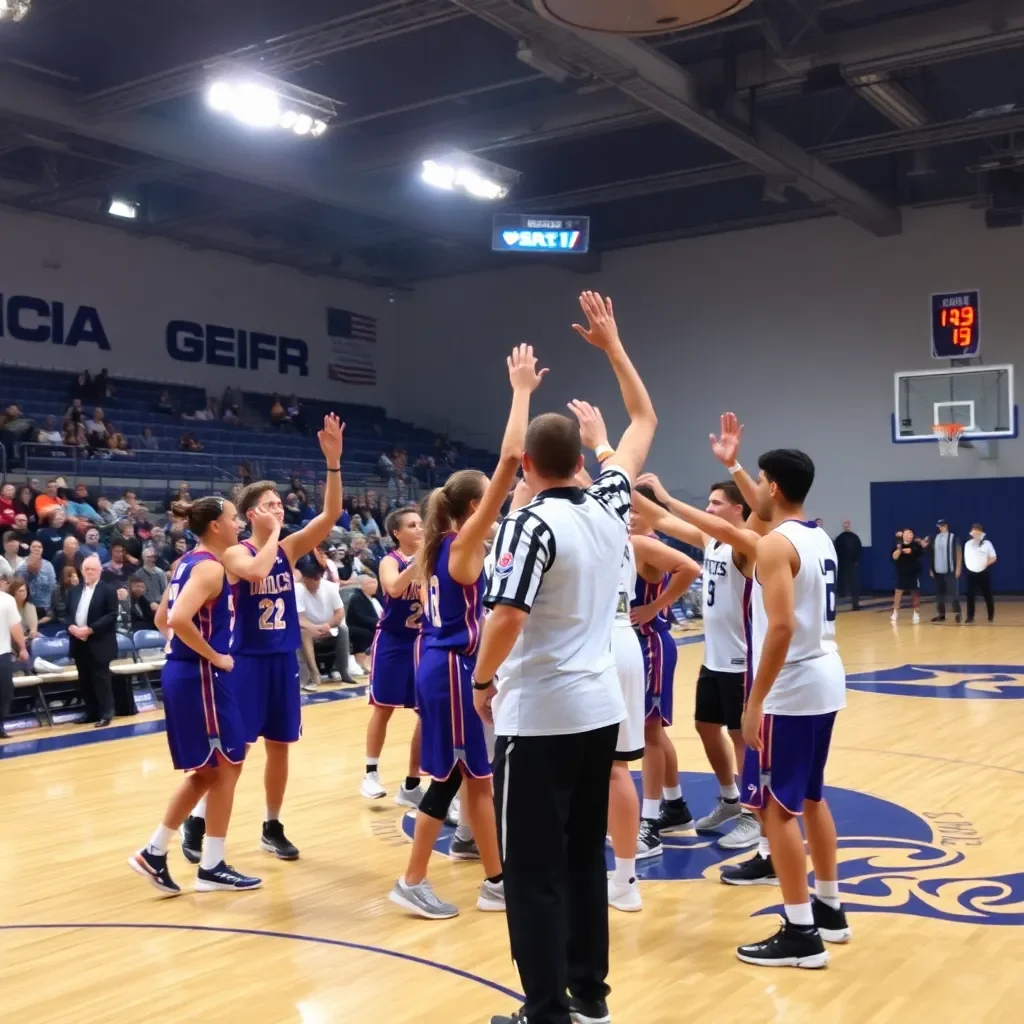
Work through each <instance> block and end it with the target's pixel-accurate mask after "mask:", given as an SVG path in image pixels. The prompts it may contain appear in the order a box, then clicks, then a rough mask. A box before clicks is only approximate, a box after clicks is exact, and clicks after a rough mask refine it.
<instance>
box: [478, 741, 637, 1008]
mask: <svg viewBox="0 0 1024 1024" xmlns="http://www.w3.org/2000/svg"><path fill="white" fill-rule="evenodd" d="M618 731H619V727H618V726H617V725H609V726H606V727H605V728H602V729H595V730H593V731H591V732H581V733H574V734H570V735H560V736H499V737H498V739H497V744H496V747H495V754H494V804H495V812H496V815H497V819H498V839H499V841H500V843H501V856H502V862H503V869H504V874H505V905H506V908H507V913H506V916H507V919H508V934H509V939H510V941H511V945H512V959H513V960H515V962H516V967H517V968H518V970H519V978H520V981H521V982H522V986H523V991H524V992H525V993H526V1006H525V1016H526V1019H527V1021H529V1024H569V1003H568V997H567V994H566V993H567V992H570V993H571V994H572V995H574V996H576V997H577V998H578V999H581V1000H586V1001H588V1002H589V1001H595V1000H599V999H604V998H605V997H606V996H607V995H608V992H609V988H608V986H607V985H606V984H605V980H604V979H605V978H606V977H607V975H608V877H607V874H606V868H605V860H604V844H605V833H606V831H607V828H608V784H609V781H610V779H611V772H612V758H613V756H614V754H615V741H616V738H617V736H618Z"/></svg>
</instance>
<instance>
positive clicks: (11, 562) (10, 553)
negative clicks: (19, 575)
mask: <svg viewBox="0 0 1024 1024" xmlns="http://www.w3.org/2000/svg"><path fill="white" fill-rule="evenodd" d="M24 561H25V559H24V557H23V556H22V554H21V538H20V537H19V536H18V534H17V533H15V532H14V530H7V531H6V532H5V533H4V553H3V557H2V558H0V575H3V576H13V575H14V574H15V573H16V572H17V571H18V570H19V569H20V568H21V563H22V562H24Z"/></svg>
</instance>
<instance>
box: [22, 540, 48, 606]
mask: <svg viewBox="0 0 1024 1024" xmlns="http://www.w3.org/2000/svg"><path fill="white" fill-rule="evenodd" d="M15 575H16V576H17V577H18V579H22V580H24V581H25V583H26V584H28V596H29V600H30V601H31V602H32V604H33V605H35V607H36V608H37V609H38V611H39V614H40V615H45V614H46V612H47V611H48V610H49V608H50V600H51V598H52V597H53V588H54V587H56V586H57V574H56V573H55V572H54V570H53V566H52V565H51V564H50V563H49V562H48V561H47V560H46V559H45V558H43V542H42V541H41V540H34V541H32V543H31V544H30V545H29V548H28V558H26V559H25V561H24V562H22V563H21V565H20V566H19V567H18V571H17V573H16V574H15Z"/></svg>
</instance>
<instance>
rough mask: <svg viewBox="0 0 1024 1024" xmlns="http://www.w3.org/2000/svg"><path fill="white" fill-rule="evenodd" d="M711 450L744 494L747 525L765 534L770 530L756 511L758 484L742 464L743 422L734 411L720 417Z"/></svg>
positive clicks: (711, 438)
mask: <svg viewBox="0 0 1024 1024" xmlns="http://www.w3.org/2000/svg"><path fill="white" fill-rule="evenodd" d="M709 440H710V441H711V451H712V453H713V454H714V456H715V458H716V459H718V461H719V462H720V463H721V464H722V465H723V466H725V468H726V471H727V472H728V473H729V475H730V476H731V477H732V478H733V480H734V481H735V482H736V486H737V487H738V488H739V489H740V494H742V495H743V500H744V501H745V502H746V503H747V506H748V508H749V509H750V515H748V516H747V526H748V527H749V528H750V529H751V530H753V531H754V532H755V533H758V534H760V535H761V536H764V534H766V533H767V532H768V530H769V526H768V523H766V522H765V521H764V520H763V519H762V518H761V517H760V516H759V515H758V514H757V512H756V511H755V509H756V508H757V484H756V483H754V481H753V479H752V478H751V476H750V474H749V473H748V472H747V471H746V470H745V469H744V468H743V467H742V466H741V465H740V463H739V457H740V441H742V440H743V424H742V423H740V421H739V420H738V419H737V418H736V414H735V413H734V412H723V413H722V415H721V418H720V419H719V426H718V437H715V435H714V434H710V435H709Z"/></svg>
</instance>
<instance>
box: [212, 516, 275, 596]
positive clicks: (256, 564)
mask: <svg viewBox="0 0 1024 1024" xmlns="http://www.w3.org/2000/svg"><path fill="white" fill-rule="evenodd" d="M257 520H262V521H263V522H265V523H266V524H267V527H268V529H269V530H270V536H269V537H268V538H267V541H266V543H265V544H264V545H263V547H261V548H260V549H259V551H257V552H256V554H253V553H252V552H251V551H250V550H249V549H248V548H247V547H246V546H245V545H244V544H233V545H232V546H231V547H229V548H228V549H227V551H225V552H224V554H223V555H222V556H221V562H223V563H224V568H225V569H227V571H228V572H229V573H231V575H232V576H237V577H238V579H240V580H250V581H251V582H253V583H258V582H259V581H260V580H262V579H263V578H264V577H265V576H266V575H267V574H268V573H269V572H270V570H271V569H273V568H274V562H275V561H276V559H277V545H278V539H279V537H280V536H281V524H280V523H279V522H278V521H277V519H276V518H275V516H274V515H273V514H272V513H270V512H266V511H264V510H263V509H258V508H256V509H253V525H254V526H255V525H256V521H257Z"/></svg>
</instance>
